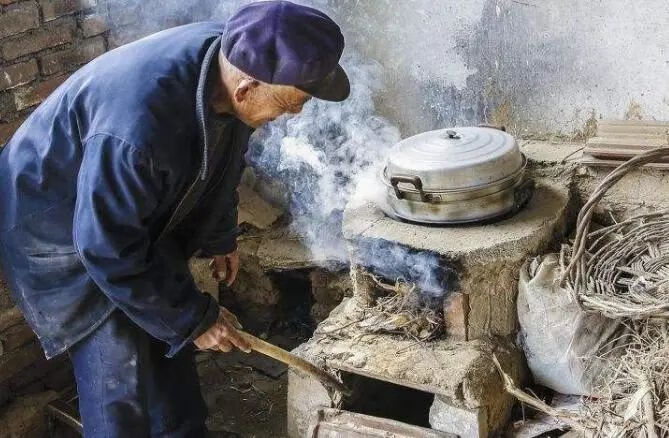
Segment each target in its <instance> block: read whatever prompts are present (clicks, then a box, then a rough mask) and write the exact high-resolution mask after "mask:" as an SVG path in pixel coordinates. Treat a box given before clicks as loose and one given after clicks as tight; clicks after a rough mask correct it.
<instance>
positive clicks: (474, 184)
mask: <svg viewBox="0 0 669 438" xmlns="http://www.w3.org/2000/svg"><path fill="white" fill-rule="evenodd" d="M526 163H527V160H526V159H525V157H524V156H523V154H521V153H520V149H519V148H518V144H517V143H516V141H515V139H514V138H513V137H512V136H511V135H509V134H507V133H506V132H504V131H503V128H502V129H496V128H490V127H463V128H451V129H441V130H437V131H430V132H424V133H422V134H418V135H416V136H413V137H410V138H407V139H405V140H403V141H401V142H399V143H398V144H396V145H395V146H394V147H393V148H392V149H391V151H390V154H389V155H388V161H387V163H386V166H385V167H384V169H383V170H382V172H381V179H382V181H383V183H384V184H385V186H386V190H385V196H386V202H385V203H382V204H384V209H385V210H386V213H387V214H388V215H390V216H393V217H397V218H400V219H403V220H407V221H411V222H420V223H429V224H457V223H467V222H480V221H487V220H491V219H493V218H497V217H499V216H503V215H507V214H510V213H512V212H514V211H515V210H517V209H519V208H520V207H521V206H522V205H523V204H524V203H525V202H526V201H527V200H528V199H529V197H530V194H531V187H532V184H531V182H530V181H529V180H527V179H526V178H525V167H526Z"/></svg>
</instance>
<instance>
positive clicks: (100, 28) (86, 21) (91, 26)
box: [79, 15, 109, 38]
mask: <svg viewBox="0 0 669 438" xmlns="http://www.w3.org/2000/svg"><path fill="white" fill-rule="evenodd" d="M79 27H80V28H81V33H82V34H83V35H84V38H89V37H92V36H95V35H100V34H101V33H104V32H106V31H108V30H109V26H108V25H107V20H106V19H105V17H103V16H102V15H87V16H85V17H82V18H81V19H80V20H79Z"/></svg>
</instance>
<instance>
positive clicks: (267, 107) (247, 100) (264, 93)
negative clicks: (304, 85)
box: [233, 80, 311, 128]
mask: <svg viewBox="0 0 669 438" xmlns="http://www.w3.org/2000/svg"><path fill="white" fill-rule="evenodd" d="M310 97H311V96H309V95H308V94H307V93H305V92H304V91H301V90H298V89H297V88H295V87H292V86H287V85H270V84H265V83H262V82H258V81H253V80H247V81H242V83H240V85H239V86H238V87H237V90H236V91H235V96H234V99H233V100H234V102H233V105H234V106H235V113H236V114H237V117H238V118H239V119H240V120H241V121H242V122H244V123H245V124H247V125H248V126H251V127H252V128H259V127H261V126H262V125H264V124H266V123H269V122H271V121H273V120H275V119H277V118H278V117H280V116H282V115H284V114H298V113H299V112H301V111H302V107H303V106H304V104H305V103H306V102H307V101H308V100H309V99H310Z"/></svg>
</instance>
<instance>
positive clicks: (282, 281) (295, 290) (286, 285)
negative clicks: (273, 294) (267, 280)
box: [270, 270, 316, 339]
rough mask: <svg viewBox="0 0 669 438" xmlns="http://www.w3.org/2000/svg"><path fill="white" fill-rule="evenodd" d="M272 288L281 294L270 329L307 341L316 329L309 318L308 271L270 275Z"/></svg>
mask: <svg viewBox="0 0 669 438" xmlns="http://www.w3.org/2000/svg"><path fill="white" fill-rule="evenodd" d="M271 276H272V280H273V282H274V286H275V287H276V288H277V289H278V290H279V291H280V292H281V295H280V299H279V304H278V309H277V315H276V319H275V320H274V321H273V323H272V325H271V327H270V328H271V329H272V328H273V329H276V328H280V329H283V330H284V331H285V330H286V329H289V331H293V332H295V335H296V336H298V337H300V338H302V339H309V337H311V336H312V334H313V332H314V330H315V329H316V324H315V322H314V320H313V318H312V317H311V313H310V311H311V306H312V305H313V297H312V296H311V281H310V280H309V271H307V270H290V271H281V272H275V273H273V274H272V275H271Z"/></svg>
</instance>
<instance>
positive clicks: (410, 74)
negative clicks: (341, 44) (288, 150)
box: [312, 0, 669, 136]
mask: <svg viewBox="0 0 669 438" xmlns="http://www.w3.org/2000/svg"><path fill="white" fill-rule="evenodd" d="M313 2H314V1H312V3H313ZM316 3H321V4H322V3H324V2H323V1H320V2H318V1H317V2H316ZM327 3H328V6H329V7H330V8H331V10H332V11H333V12H334V15H335V16H336V17H337V19H338V20H339V22H340V23H341V24H342V27H344V29H345V30H346V34H347V37H348V41H349V43H352V44H354V45H355V46H356V48H357V49H358V50H360V51H361V52H362V53H363V54H365V55H367V56H369V57H372V58H375V59H376V60H377V61H378V62H380V63H381V64H382V65H383V67H384V68H385V91H384V92H382V93H380V94H379V95H378V96H377V99H378V104H379V106H380V108H381V110H382V112H383V113H384V114H385V115H386V116H388V117H390V118H391V119H392V120H393V121H396V122H397V123H398V124H399V125H400V127H401V129H402V133H403V134H404V135H409V134H413V133H416V132H419V131H423V130H428V129H434V128H437V127H443V126H447V125H454V124H471V123H477V122H480V121H484V120H485V121H489V122H497V123H504V124H506V125H507V126H509V127H510V128H512V130H513V131H514V132H516V133H523V134H528V133H532V134H544V133H560V134H565V135H568V136H580V135H582V134H584V133H585V134H587V130H588V129H587V127H586V122H587V120H588V119H589V118H591V117H592V116H593V114H594V117H595V118H626V117H627V118H636V117H644V118H651V119H669V27H668V26H666V24H667V23H669V3H667V1H666V0H643V1H638V0H637V1H635V0H462V1H454V0H364V1H359V0H330V1H328V2H327ZM587 126H590V125H589V124H588V125H587ZM584 131H586V132H584Z"/></svg>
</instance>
